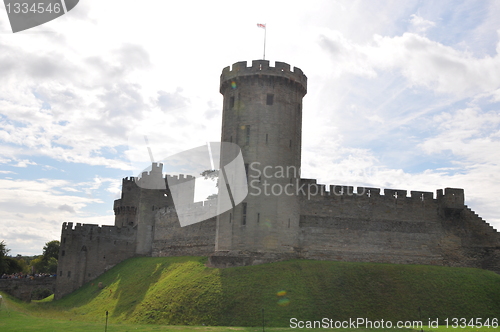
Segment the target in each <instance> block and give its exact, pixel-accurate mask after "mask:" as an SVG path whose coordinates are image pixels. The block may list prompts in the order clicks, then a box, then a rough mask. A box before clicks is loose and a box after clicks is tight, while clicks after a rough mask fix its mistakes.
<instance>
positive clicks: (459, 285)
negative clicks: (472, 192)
mask: <svg viewBox="0 0 500 332" xmlns="http://www.w3.org/2000/svg"><path fill="white" fill-rule="evenodd" d="M205 263H206V258H202V257H170V258H133V259H129V260H127V261H125V262H122V263H121V264H119V265H117V266H116V267H114V268H113V269H111V270H110V271H108V272H106V273H105V274H103V275H101V276H100V277H98V278H97V279H96V280H94V281H93V282H91V283H88V284H86V285H85V286H83V287H82V288H80V289H79V290H77V291H76V292H74V293H72V294H70V295H68V296H66V297H65V298H63V299H61V300H58V301H53V302H41V303H36V304H34V307H36V308H33V309H32V311H38V312H40V313H43V312H45V313H52V314H53V315H55V316H57V315H58V313H60V314H63V313H64V315H65V317H67V315H70V316H71V317H73V318H75V319H84V320H92V319H96V318H97V317H103V313H104V312H105V311H106V310H108V311H109V319H110V322H129V323H140V324H144V323H157V324H171V325H177V324H179V325H180V324H185V325H203V324H205V325H224V326H259V325H261V324H262V309H264V314H265V320H266V325H267V326H282V327H287V326H289V320H290V318H292V317H295V318H297V319H299V320H320V319H322V318H323V317H327V318H331V319H334V320H344V319H349V318H353V319H355V318H358V317H362V318H368V319H371V320H380V319H384V320H392V321H394V322H395V321H397V320H418V319H419V311H418V308H419V307H421V312H422V318H423V320H424V322H427V319H428V318H433V319H434V318H440V319H441V320H443V319H445V318H453V317H459V318H462V317H463V318H477V317H481V318H484V319H485V318H488V317H489V318H493V317H497V318H500V275H497V274H495V273H493V272H490V271H485V270H479V269H470V268H448V267H438V266H423V265H391V264H370V263H347V262H329V261H308V260H293V261H286V262H279V263H273V264H265V265H257V266H248V267H237V268H229V269H214V268H208V267H206V266H205ZM99 282H101V283H102V285H103V286H104V287H103V288H102V289H101V288H99V287H98V285H99Z"/></svg>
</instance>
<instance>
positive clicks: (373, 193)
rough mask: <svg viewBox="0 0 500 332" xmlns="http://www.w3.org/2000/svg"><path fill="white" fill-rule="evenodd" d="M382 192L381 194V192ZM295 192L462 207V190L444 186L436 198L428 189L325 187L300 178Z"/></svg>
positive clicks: (309, 195)
mask: <svg viewBox="0 0 500 332" xmlns="http://www.w3.org/2000/svg"><path fill="white" fill-rule="evenodd" d="M382 192H383V194H381V193H382ZM297 194H298V195H299V196H302V197H306V198H309V199H310V198H311V197H316V196H323V197H332V198H335V197H337V198H347V197H357V198H362V199H383V200H400V201H409V202H412V201H413V202H415V201H420V202H426V201H427V202H429V201H434V202H437V203H440V204H442V205H443V206H444V207H447V208H456V209H463V208H464V190H463V189H458V188H445V189H444V191H443V189H439V190H437V193H436V198H434V195H433V193H432V192H428V191H417V190H412V191H410V196H408V190H402V189H383V190H382V189H380V188H371V187H356V190H354V187H353V186H344V185H330V186H329V187H327V186H326V185H324V184H319V183H317V181H316V180H315V179H300V184H299V186H298V188H297Z"/></svg>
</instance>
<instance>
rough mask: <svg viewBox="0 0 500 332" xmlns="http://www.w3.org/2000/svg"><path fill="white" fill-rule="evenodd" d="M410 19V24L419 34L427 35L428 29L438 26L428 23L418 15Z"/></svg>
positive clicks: (413, 15)
mask: <svg viewBox="0 0 500 332" xmlns="http://www.w3.org/2000/svg"><path fill="white" fill-rule="evenodd" d="M410 17H411V19H410V24H411V25H412V28H413V30H415V32H417V33H425V32H426V31H427V30H428V29H430V28H432V27H434V26H436V23H434V22H432V21H428V20H426V19H424V18H423V17H421V16H418V15H416V14H412V15H411V16H410Z"/></svg>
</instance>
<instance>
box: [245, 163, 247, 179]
mask: <svg viewBox="0 0 500 332" xmlns="http://www.w3.org/2000/svg"><path fill="white" fill-rule="evenodd" d="M245 174H246V177H247V180H248V164H245Z"/></svg>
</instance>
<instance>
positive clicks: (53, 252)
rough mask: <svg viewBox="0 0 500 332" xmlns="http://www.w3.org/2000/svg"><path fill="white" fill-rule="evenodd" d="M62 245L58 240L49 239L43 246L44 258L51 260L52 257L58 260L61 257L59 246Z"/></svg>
mask: <svg viewBox="0 0 500 332" xmlns="http://www.w3.org/2000/svg"><path fill="white" fill-rule="evenodd" d="M60 247H61V243H59V241H57V240H53V241H49V242H47V243H45V246H44V247H43V258H44V259H46V260H47V261H49V259H50V258H51V257H53V258H55V259H56V260H57V259H58V258H59V248H60Z"/></svg>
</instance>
